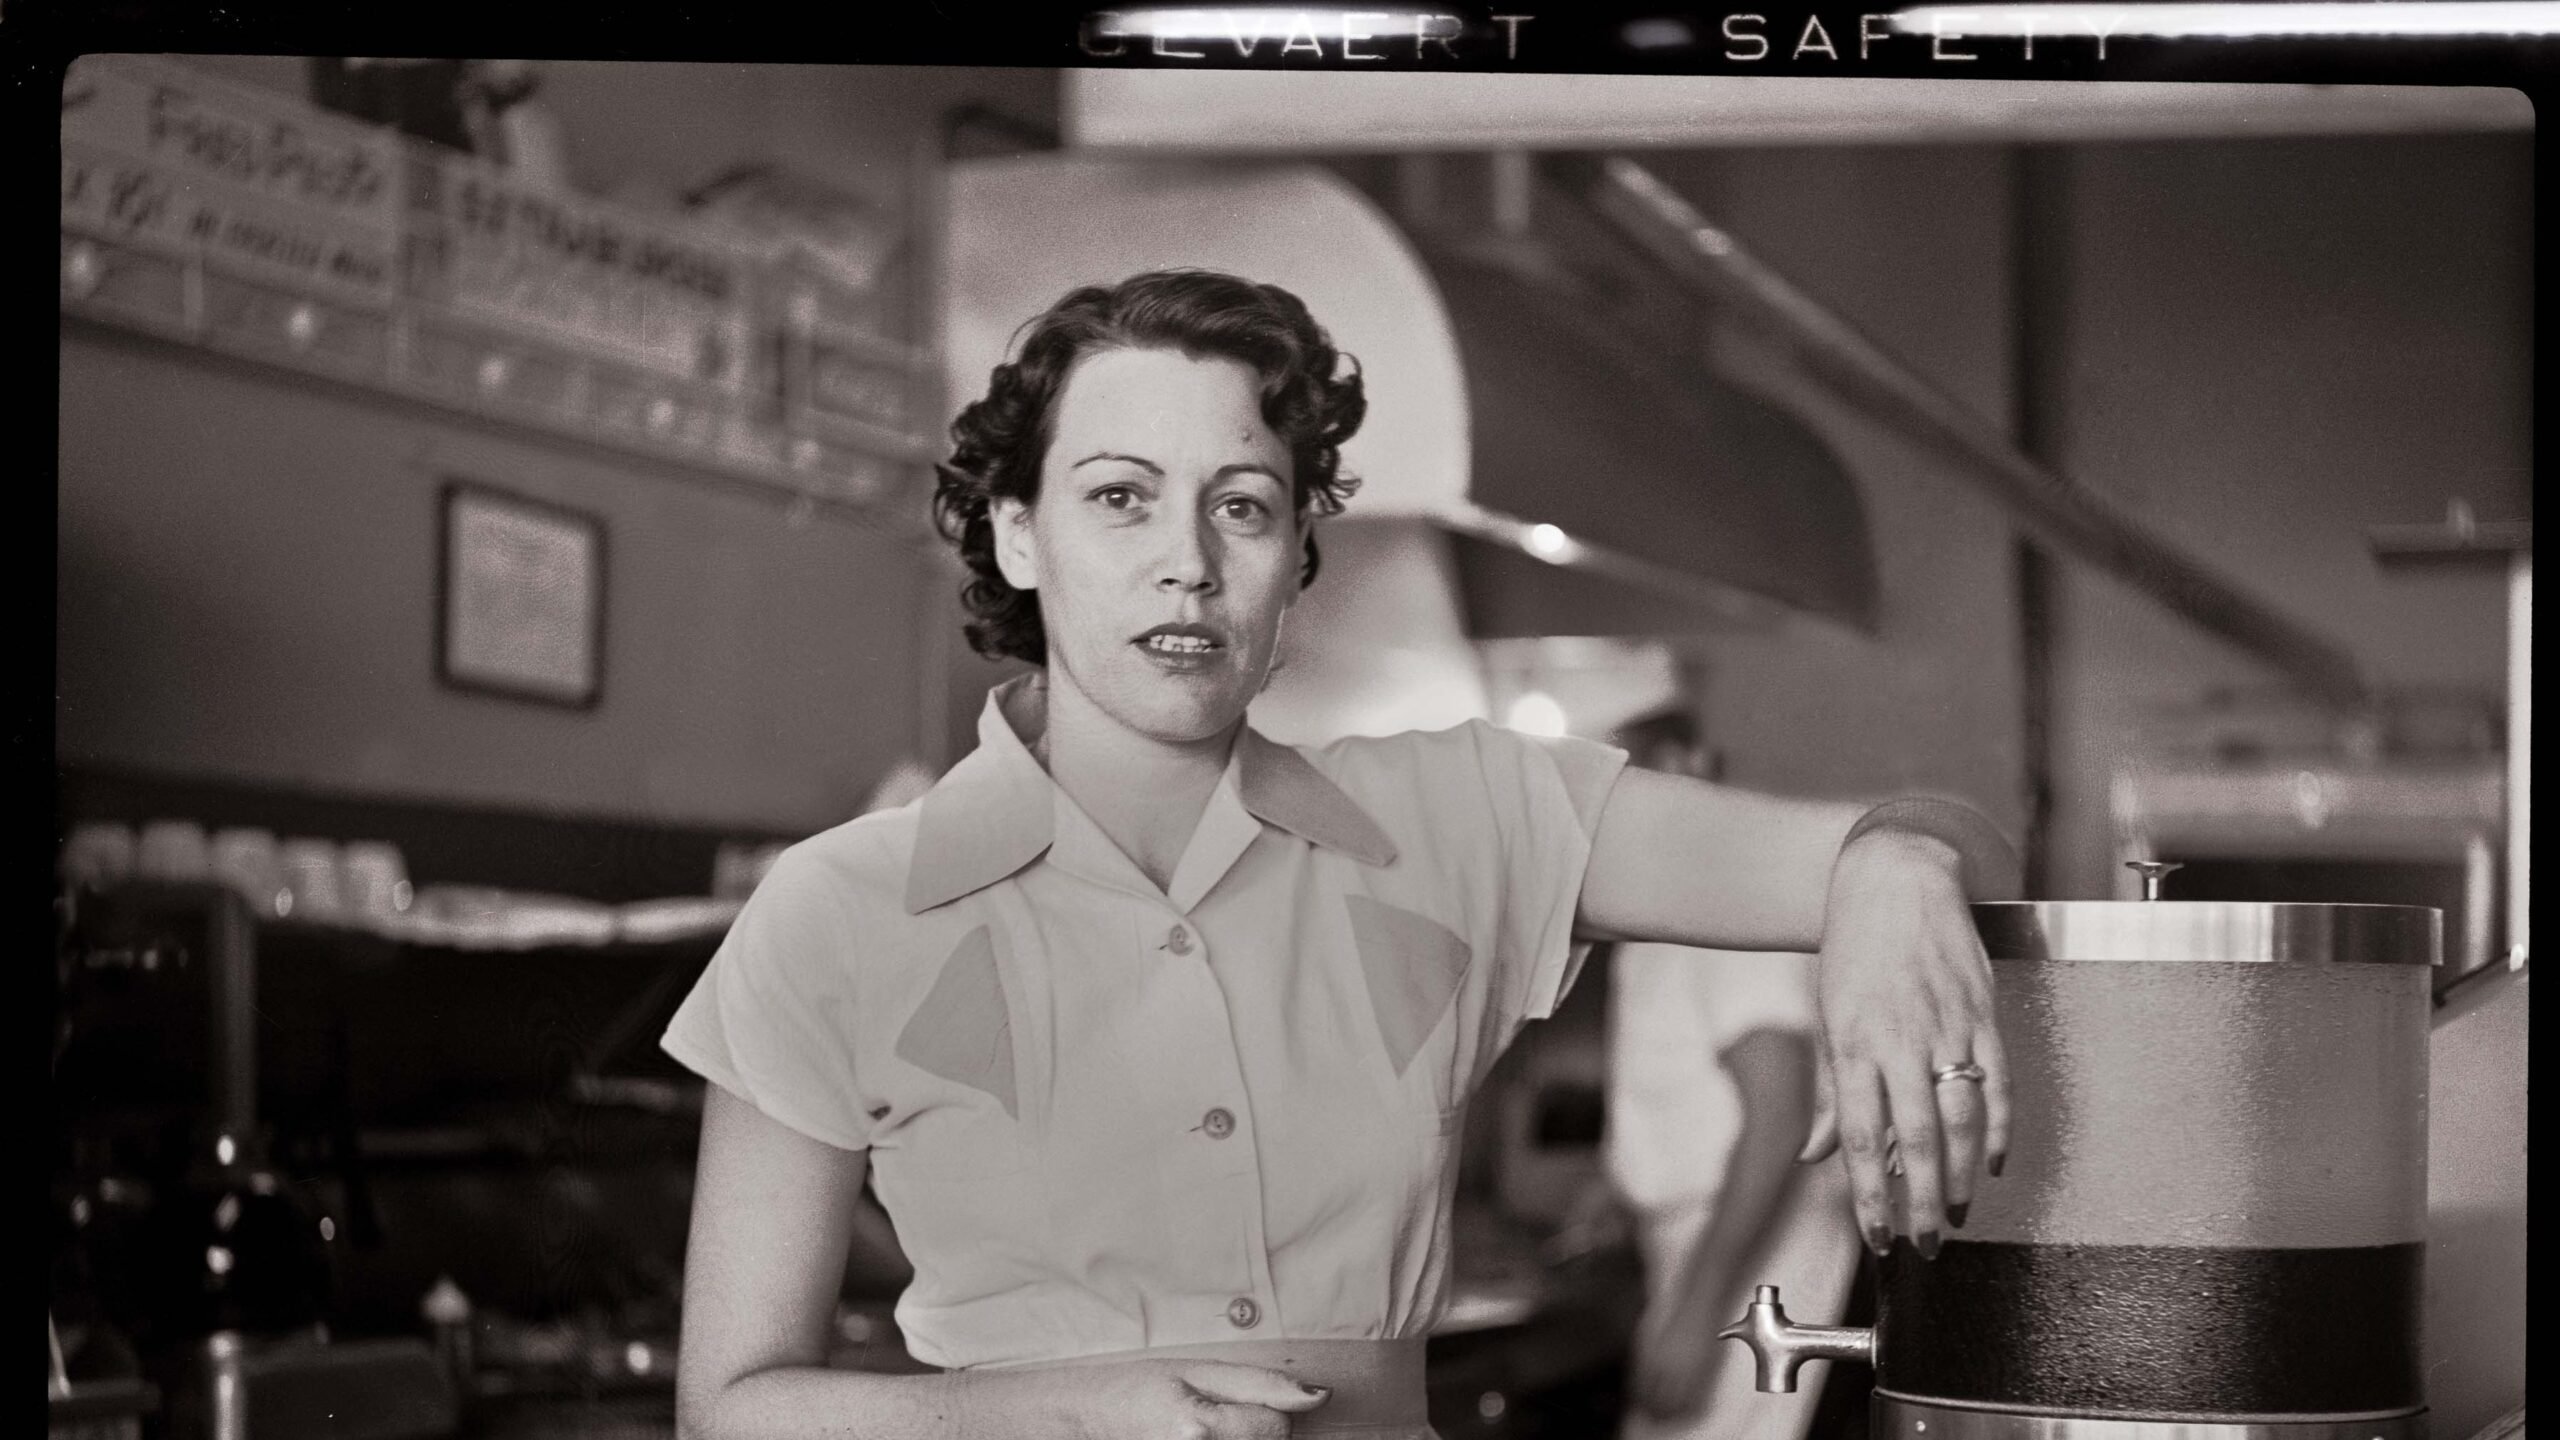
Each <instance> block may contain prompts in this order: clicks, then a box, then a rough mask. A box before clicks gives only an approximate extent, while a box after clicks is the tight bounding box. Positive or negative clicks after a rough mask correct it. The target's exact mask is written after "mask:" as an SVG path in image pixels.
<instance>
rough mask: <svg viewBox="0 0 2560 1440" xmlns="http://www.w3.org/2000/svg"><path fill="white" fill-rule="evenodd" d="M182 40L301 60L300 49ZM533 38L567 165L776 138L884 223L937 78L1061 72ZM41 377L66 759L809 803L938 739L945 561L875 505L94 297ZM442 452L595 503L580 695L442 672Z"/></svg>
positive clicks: (459, 790) (750, 145)
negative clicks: (211, 345) (890, 534)
mask: <svg viewBox="0 0 2560 1440" xmlns="http://www.w3.org/2000/svg"><path fill="white" fill-rule="evenodd" d="M191 63H201V64H203V65H205V66H206V67H207V68H210V69H214V70H216V71H219V72H221V73H223V74H225V75H227V76H229V77H230V78H233V79H235V80H242V81H246V82H249V83H252V84H261V85H266V86H269V87H271V88H276V89H280V90H286V91H291V92H295V93H299V92H300V91H301V89H302V87H303V74H304V72H303V62H302V61H300V60H298V59H291V58H281V57H205V58H203V59H201V60H200V61H196V62H191ZM544 70H545V73H546V84H545V88H544V92H543V94H544V99H545V101H546V103H548V104H550V105H551V107H552V108H553V109H554V111H555V112H556V113H557V115H558V116H559V117H560V120H561V123H562V126H563V129H564V131H565V132H566V137H567V144H568V161H569V171H570V173H571V175H572V177H573V179H574V180H575V181H576V182H577V183H578V185H579V187H580V188H581V189H586V190H591V191H595V192H611V193H614V194H617V195H619V196H622V197H623V198H626V199H633V200H646V199H647V198H648V197H649V196H651V195H653V194H654V195H661V196H663V195H667V194H672V193H674V192H675V191H676V190H678V189H680V188H682V187H683V186H685V185H689V184H692V183H695V182H698V181H700V180H702V179H705V178H708V177H709V176H710V175H712V174H716V173H718V172H719V171H720V170H722V169H725V168H727V167H728V166H730V165H732V164H735V163H738V162H741V161H746V160H755V159H772V158H780V159H782V160H784V161H785V162H787V163H789V164H791V165H793V166H794V167H796V168H800V169H803V170H805V171H807V172H809V173H812V174H814V175H816V176H818V177H820V178H823V179H827V180H830V181H832V182H833V183H837V184H840V185H842V186H844V187H846V188H848V189H852V190H854V191H856V192H857V193H860V194H863V195H865V196H867V197H868V198H870V199H871V200H873V201H874V202H875V203H876V204H878V205H879V206H881V207H882V209H883V211H884V212H885V213H887V214H888V215H889V216H890V217H891V218H892V219H893V221H894V222H895V223H898V224H901V225H903V224H904V223H905V219H906V215H905V207H906V205H907V203H908V200H909V198H910V197H909V189H908V187H909V183H910V179H911V172H910V169H909V161H910V157H911V156H912V154H913V153H914V146H915V144H916V143H917V141H918V137H920V136H925V135H928V134H929V133H931V131H932V129H933V127H935V126H936V125H938V123H939V117H940V116H941V115H942V114H943V113H944V112H945V111H946V110H947V109H949V108H950V107H952V106H955V105H958V104H961V103H963V102H965V101H986V102H990V103H993V104H995V105H997V106H999V107H1001V108H1004V109H1007V110H1012V111H1016V112H1020V113H1025V114H1028V115H1030V116H1031V117H1032V118H1034V119H1035V120H1039V119H1048V118H1051V117H1053V116H1054V110H1055V104H1054V99H1053V95H1054V88H1055V78H1054V76H1050V75H1045V74H1041V73H1036V72H1021V71H995V72H983V71H969V70H912V69H895V68H886V67H852V68H826V67H811V66H790V67H771V66H763V67H759V66H737V65H662V66H625V65H605V64H565V63H564V64H548V65H545V66H544ZM60 404H61V409H60V415H61V425H62V431H61V433H62V440H61V451H60V475H59V488H60V494H59V528H58V552H57V553H58V558H59V563H60V579H59V591H58V595H59V605H58V609H57V620H56V632H55V633H56V639H57V643H58V653H59V660H58V666H57V675H56V683H57V689H58V692H59V699H58V701H57V708H56V720H57V726H58V752H59V755H60V758H61V760H62V762H63V763H65V764H67V765H73V766H86V767H96V768H102V769H117V770H133V771H142V772H152V773H161V774H167V775H172V776H176V777H181V778H184V777H202V778H209V779H222V780H227V781H245V782H250V783H257V784H268V785H274V786H278V787H288V788H297V789H307V790H313V791H319V792H326V793H338V794H352V795H360V796H378V797H385V798H396V799H409V800H416V801H422V802H434V803H462V804H476V805H486V806H491V807H500V808H507V809H514V810H522V811H538V812H546V813H553V814H562V815H583V816H596V817H607V818H619V819H631V820H641V821H654V822H662V823H669V824H692V825H710V826H735V827H738V828H740V829H744V830H756V831H781V832H784V833H800V832H806V831H808V830H813V829H816V828H818V827H821V826H824V825H828V824H832V823H835V822H836V821H838V820H841V819H844V818H846V817H847V816H849V815H851V814H852V813H854V812H855V811H856V810H857V809H858V808H859V807H860V804H861V802H862V800H863V798H864V797H865V795H866V794H867V793H868V791H869V788H870V786H871V785H872V784H873V783H875V782H876V780H877V779H878V778H879V776H880V774H881V773H882V772H883V771H885V770H886V769H887V768H888V767H889V766H890V765H891V764H892V763H894V762H895V761H896V760H897V759H898V758H900V757H901V756H904V755H909V754H924V755H926V756H927V757H928V758H939V757H938V755H937V752H938V751H939V750H940V749H941V747H942V746H943V744H944V743H945V742H944V736H943V733H942V731H943V718H944V717H943V715H942V712H941V708H940V707H939V706H937V705H935V704H933V703H931V702H932V700H933V698H934V697H936V696H938V695H939V694H940V693H941V691H942V686H943V683H944V681H943V677H944V675H945V674H946V673H949V672H950V670H951V668H952V664H953V662H952V660H951V657H952V655H953V654H955V653H956V652H957V651H958V648H959V646H958V637H957V633H956V626H954V625H952V624H950V623H948V611H949V602H948V600H947V599H946V598H945V597H944V595H943V591H945V590H947V589H949V588H950V587H951V584H952V581H951V577H950V575H949V573H948V571H947V569H946V568H945V567H943V566H942V563H941V562H940V560H939V559H938V558H936V557H933V556H931V555H929V554H926V553H925V552H921V551H918V550H916V549H914V548H912V547H910V546H908V545H906V544H903V543H900V542H897V541H894V540H892V539H889V538H887V537H886V536H884V535H882V534H879V533H876V532H874V531H873V530H871V529H869V528H868V527H866V526H863V525H860V524H857V523H853V522H851V521H848V520H846V519H844V518H841V517H837V516H832V515H827V514H823V513H822V514H819V515H816V516H809V515H802V516H799V517H797V518H795V517H794V516H793V515H792V513H791V512H790V511H789V510H788V508H787V507H786V506H785V505H784V504H783V503H781V501H780V499H779V498H778V497H775V496H772V495H769V494H767V493H764V492H761V491H758V490H756V489H753V488H752V487H740V486H737V485H734V484H727V483H723V482H719V481H715V480H713V479H711V478H710V477H705V476H700V475H694V474H689V473H685V472H683V471H680V470H676V469H673V468H668V467H659V466H654V465H651V464H648V463H645V462H639V461H633V460H628V459H626V458H624V457H622V456H619V455H616V454H612V453H609V452H605V451H602V450H592V449H588V448H586V447H583V446H579V445H576V444H573V443H569V442H564V441H557V440H552V439H548V438H536V437H530V436H526V435H523V434H520V433H517V432H511V431H503V430H499V429H495V428H490V427H483V426H478V425H475V424H472V423H469V422H463V421H458V420H455V419H452V418H450V417H448V416H446V415H444V414H442V413H441V412H437V411H433V410H430V409H426V408H423V407H414V406H410V405H407V404H405V403H403V402H398V401H393V400H387V399H383V398H380V397H375V396H370V395H363V394H358V393H355V392H352V391H344V390H338V389H334V388H329V387H322V386H317V385H313V384H311V383H308V382H303V381H299V380H290V379H282V378H279V377H277V376H275V375H273V374H271V373H269V372H262V371H259V370H256V369H254V368H251V367H247V366H240V365H234V364H231V363H230V362H225V361H218V360H212V359H208V358H205V357H200V356H197V355H193V354H190V353H186V352H182V351H179V350H175V349H172V348H168V347H163V346H158V345H155V344H150V343H146V342H141V341H135V340H130V339H126V338H123V337H120V336H112V335H108V334H105V333H104V332H100V331H97V330H94V329H91V328H89V327H86V326H67V327H66V329H65V331H64V337H63V342H62V384H61V397H60ZM449 474H450V475H457V476H463V477H467V478H471V479H476V480H480V481H483V482H485V483H489V484H493V485H497V486H500V487H502V488H507V489H513V490H516V491H519V492H521V493H524V494H526V495H529V496H533V497H535V498H539V499H545V500H551V501H554V502H556V503H559V504H564V505H569V506H572V507H574V508H578V509H583V510H588V511H592V512H594V513H596V514H599V515H600V516H602V517H603V519H604V521H605V525H606V528H607V531H608V539H607V550H608V565H607V574H608V583H609V586H610V590H609V594H608V597H607V602H606V608H607V615H608V619H607V624H606V655H605V663H604V674H605V680H604V699H603V702H602V703H601V705H600V706H599V707H598V708H597V709H595V710H594V711H593V712H590V713H586V714H580V713H576V712H571V711H567V710H559V709H552V708H547V707H542V706H537V705H530V704H524V703H520V702H514V701H509V700H504V699H495V698H488V697H483V696H475V695H468V694H465V693H462V692H457V691H451V690H446V689H443V688H440V687H438V686H437V684H436V683H435V681H434V679H433V655H432V643H433V635H434V625H433V613H434V612H433V605H434V598H435V568H434V567H435V564H436V553H437V552H436V534H435V514H436V490H437V486H438V484H439V483H440V481H441V480H442V479H443V478H444V477H445V476H447V475H449ZM929 611H931V612H935V613H931V614H929V613H928V612H929ZM967 663H969V664H971V665H973V666H974V662H967ZM920 694H921V695H925V696H926V697H927V698H926V702H925V703H922V704H920V703H919V700H918V699H917V698H916V697H917V696H918V695H920Z"/></svg>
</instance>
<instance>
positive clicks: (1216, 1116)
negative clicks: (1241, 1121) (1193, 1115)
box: [1200, 1105, 1236, 1140]
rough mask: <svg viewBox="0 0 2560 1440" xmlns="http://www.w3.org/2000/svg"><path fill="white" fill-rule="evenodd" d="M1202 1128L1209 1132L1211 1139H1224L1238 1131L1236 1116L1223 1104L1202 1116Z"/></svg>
mask: <svg viewBox="0 0 2560 1440" xmlns="http://www.w3.org/2000/svg"><path fill="white" fill-rule="evenodd" d="M1200 1128H1201V1129H1203V1130H1206V1131H1208V1132H1209V1138H1210V1139H1212V1140H1224V1139H1226V1138H1227V1137H1228V1136H1230V1135H1233V1134H1234V1133H1236V1117H1235V1116H1233V1115H1231V1114H1229V1113H1228V1112H1227V1108H1226V1107H1225V1106H1223V1105H1221V1106H1219V1107H1218V1108H1217V1109H1215V1110H1212V1111H1210V1112H1209V1113H1208V1114H1206V1115H1203V1116H1201V1117H1200Z"/></svg>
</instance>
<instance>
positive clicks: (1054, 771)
mask: <svg viewBox="0 0 2560 1440" xmlns="http://www.w3.org/2000/svg"><path fill="white" fill-rule="evenodd" d="M1047 708H1048V716H1047V723H1046V724H1045V725H1044V726H1043V727H1042V729H1041V732H1040V737H1039V740H1038V742H1037V743H1035V744H1034V745H1033V746H1032V754H1034V755H1035V756H1037V757H1039V760H1040V764H1041V765H1042V767H1043V768H1045V769H1047V770H1048V772H1049V778H1050V779H1052V780H1054V781H1056V782H1057V784H1058V788H1059V789H1061V790H1064V791H1066V792H1067V797H1068V798H1069V799H1071V800H1073V801H1075V802H1076V804H1077V805H1078V806H1080V807H1082V808H1083V810H1084V812H1085V813H1086V814H1087V815H1090V816H1092V817H1093V822H1094V823H1095V824H1096V825H1099V826H1100V827H1102V833H1103V834H1104V835H1106V836H1109V837H1110V839H1111V843H1112V844H1114V845H1116V846H1118V847H1119V848H1120V853H1122V854H1124V855H1126V856H1128V857H1129V859H1130V860H1131V861H1132V862H1133V863H1135V864H1136V865H1137V867H1138V869H1139V870H1140V871H1142V872H1144V873H1145V875H1146V877H1147V878H1148V879H1149V880H1152V881H1154V882H1155V885H1156V888H1158V889H1163V888H1164V887H1165V886H1166V885H1167V884H1169V883H1170V882H1171V881H1172V879H1173V871H1174V867H1175V866H1176V865H1177V864H1179V863H1180V862H1181V859H1182V852H1183V851H1184V849H1186V848H1187V847H1188V846H1189V845H1190V843H1191V834H1192V832H1193V831H1194V830H1197V829H1198V828H1199V827H1200V816H1201V814H1202V812H1203V811H1205V810H1207V809H1208V807H1209V797H1210V795H1212V794H1213V793H1215V792H1216V790H1217V788H1218V780H1219V778H1220V777H1221V776H1223V775H1224V774H1225V773H1226V769H1227V756H1228V754H1229V752H1230V751H1231V750H1232V749H1233V748H1234V745H1235V737H1236V731H1237V729H1239V728H1240V727H1241V726H1242V725H1243V723H1244V722H1243V721H1242V720H1238V721H1237V722H1236V724H1234V725H1230V726H1228V727H1227V729H1226V730H1225V731H1224V732H1222V733H1221V734H1219V735H1217V736H1215V737H1213V738H1211V739H1207V740H1198V741H1191V742H1187V743H1176V742H1168V741H1164V740H1159V739H1157V738H1155V737H1154V736H1151V735H1143V734H1140V733H1139V732H1137V731H1135V730H1132V729H1130V728H1129V727H1128V726H1126V725H1123V724H1121V723H1120V722H1119V721H1117V720H1115V719H1113V718H1112V717H1111V716H1109V715H1107V714H1105V713H1104V712H1103V711H1102V709H1101V708H1100V707H1099V706H1096V705H1095V704H1093V702H1092V701H1090V700H1089V699H1087V698H1086V697H1085V696H1084V695H1082V694H1081V693H1079V692H1078V691H1077V690H1076V688H1075V687H1074V686H1073V685H1072V684H1067V685H1052V686H1051V687H1050V688H1049V697H1048V707H1047Z"/></svg>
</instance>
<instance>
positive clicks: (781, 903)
mask: <svg viewBox="0 0 2560 1440" xmlns="http://www.w3.org/2000/svg"><path fill="white" fill-rule="evenodd" d="M831 880H832V877H830V876H829V875H828V873H827V870H826V867H825V866H824V865H822V864H820V863H818V862H816V861H814V860H812V859H810V858H808V857H807V856H805V855H803V854H800V853H798V852H796V851H786V852H785V853H784V854H783V856H782V858H781V859H780V860H778V861H776V862H775V863H774V866H773V868H772V870H770V871H769V872H767V873H766V875H765V877H764V879H763V881H762V882H761V883H759V884H758V885H757V886H756V890H755V894H754V895H753V896H752V897H750V898H749V899H748V901H747V903H746V907H745V908H744V909H743V910H742V911H741V912H740V913H739V915H738V919H737V923H735V924H734V925H732V926H730V927H729V934H728V938H727V939H725V940H724V941H722V942H721V945H720V949H719V952H718V953H717V954H715V955H713V956H712V957H711V964H710V965H709V967H708V968H706V969H705V970H704V971H703V972H702V978H701V979H700V980H699V981H697V982H695V984H694V987H693V993H692V994H690V995H688V996H686V997H685V1001H684V1004H683V1005H681V1006H679V1007H677V1010H676V1014H675V1018H674V1019H673V1020H672V1021H670V1022H669V1023H668V1025H667V1032H666V1034H665V1036H663V1037H662V1038H661V1039H660V1041H659V1044H660V1045H661V1046H662V1047H663V1048H664V1049H665V1050H666V1052H667V1053H668V1054H669V1055H672V1056H674V1057H675V1058H676V1060H677V1061H678V1062H680V1063H682V1064H683V1065H684V1066H685V1068H687V1069H689V1070H692V1071H693V1072H695V1073H696V1074H698V1075H700V1076H702V1078H704V1079H705V1080H708V1081H710V1082H711V1083H713V1084H715V1085H717V1086H719V1087H720V1088H721V1089H723V1090H726V1091H728V1092H729V1093H731V1094H733V1095H736V1096H737V1097H738V1098H740V1099H742V1100H744V1101H746V1102H747V1103H748V1104H750V1105H753V1106H755V1107H756V1109H758V1110H759V1111H762V1112H763V1113H764V1114H765V1115H766V1116H767V1117H768V1118H770V1119H773V1120H776V1121H779V1122H781V1123H782V1124H784V1125H788V1126H790V1127H791V1128H792V1129H794V1130H797V1131H799V1132H800V1133H801V1134H803V1135H807V1136H809V1137H810V1138H812V1139H814V1140H820V1141H823V1142H825V1143H826V1144H829V1145H833V1146H835V1147H836V1148H838V1149H841V1150H861V1149H865V1148H867V1147H868V1146H869V1145H870V1143H871V1125H870V1120H869V1118H868V1116H867V1115H866V1114H865V1113H864V1110H863V1105H862V1100H861V1095H860V1089H859V1086H858V1085H857V1084H856V1081H855V1078H854V1046H853V1023H852V1022H853V1007H852V1004H851V996H850V980H851V971H850V969H849V968H848V967H849V964H850V961H851V958H852V950H851V945H850V941H851V936H852V931H853V927H852V925H851V924H850V923H849V919H848V917H847V915H846V913H845V902H844V899H843V897H842V896H841V895H839V894H837V893H835V892H834V891H833V889H832V885H831Z"/></svg>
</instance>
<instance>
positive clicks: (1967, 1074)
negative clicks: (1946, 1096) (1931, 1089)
mask: <svg viewBox="0 0 2560 1440" xmlns="http://www.w3.org/2000/svg"><path fill="white" fill-rule="evenodd" d="M1929 1078H1930V1079H1932V1080H1935V1081H1936V1082H1938V1083H1939V1084H1941V1085H1944V1084H1947V1083H1949V1082H1950V1081H1955V1080H1963V1081H1966V1082H1968V1083H1970V1084H1975V1085H1979V1084H1981V1083H1982V1082H1984V1081H1985V1080H1988V1079H1990V1078H1991V1072H1990V1071H1988V1070H1985V1069H1983V1068H1982V1067H1981V1066H1980V1065H1977V1064H1975V1063H1974V1062H1972V1061H1970V1060H1958V1061H1956V1062H1955V1063H1954V1064H1952V1065H1941V1066H1939V1067H1938V1068H1937V1069H1935V1070H1932V1071H1930V1072H1929Z"/></svg>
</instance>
